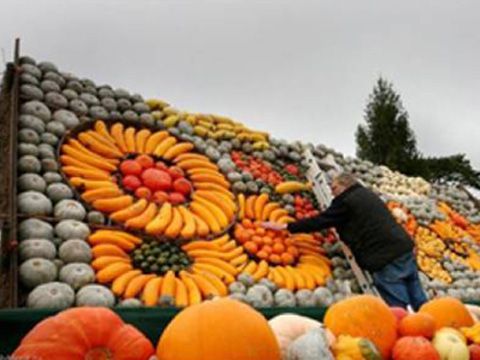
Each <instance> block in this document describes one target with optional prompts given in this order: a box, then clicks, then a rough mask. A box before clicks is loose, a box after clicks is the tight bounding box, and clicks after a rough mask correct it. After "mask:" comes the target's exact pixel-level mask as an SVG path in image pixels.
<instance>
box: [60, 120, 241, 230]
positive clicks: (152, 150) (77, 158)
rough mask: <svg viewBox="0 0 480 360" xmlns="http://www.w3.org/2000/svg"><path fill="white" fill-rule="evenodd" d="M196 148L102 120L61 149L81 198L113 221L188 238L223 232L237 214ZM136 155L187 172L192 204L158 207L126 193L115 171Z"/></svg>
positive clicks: (220, 178) (219, 180)
mask: <svg viewBox="0 0 480 360" xmlns="http://www.w3.org/2000/svg"><path fill="white" fill-rule="evenodd" d="M77 139H78V140H77ZM192 147H193V145H192V144H190V143H186V142H180V143H177V139H176V138H175V137H174V136H170V135H169V133H168V132H167V131H164V130H161V131H157V132H154V133H152V132H151V131H150V130H148V129H141V130H137V129H136V128H134V127H128V128H126V129H124V126H123V124H121V123H115V124H113V125H112V126H111V127H110V129H108V127H107V126H106V124H105V123H104V122H103V121H100V120H99V121H96V122H95V129H94V130H87V131H83V132H80V133H79V134H78V135H77V136H76V139H75V138H70V139H69V140H68V142H67V143H66V144H64V145H63V146H62V154H63V155H61V157H60V160H61V161H62V163H63V165H64V166H63V167H62V171H63V172H64V173H65V174H66V175H67V176H69V178H70V182H71V184H72V185H73V186H75V187H77V188H80V189H82V191H83V193H82V195H81V197H82V199H83V200H85V201H86V202H88V203H90V204H91V205H92V207H93V208H95V209H97V210H99V211H102V212H105V213H107V214H109V217H110V218H111V219H112V220H114V221H116V222H119V223H124V225H125V227H126V228H130V229H137V230H143V231H145V232H146V233H147V234H150V235H164V236H166V237H169V238H176V237H178V236H181V237H183V238H187V239H190V238H193V237H194V236H201V237H205V236H207V235H209V234H218V233H221V232H222V231H224V230H225V229H226V228H227V227H228V226H229V225H230V223H231V221H233V219H234V216H235V211H236V205H235V203H234V201H233V195H232V193H231V192H230V191H229V190H228V189H229V183H228V181H227V180H226V179H225V178H224V176H223V175H222V174H221V173H220V172H219V171H218V167H217V166H216V165H215V164H213V163H211V162H210V161H209V160H208V158H207V157H205V156H203V155H200V154H195V153H190V150H191V149H192ZM132 154H146V155H151V156H154V157H156V158H159V159H163V160H165V161H171V162H172V163H173V164H175V165H176V166H177V167H178V168H179V169H181V170H183V171H184V172H186V173H187V174H188V175H187V177H188V178H190V179H191V182H192V185H193V190H192V195H191V198H192V201H191V202H190V203H189V204H188V205H185V206H183V205H179V206H172V204H171V203H170V202H165V203H163V205H161V206H158V205H157V204H156V203H155V202H152V201H147V200H145V199H138V198H137V199H135V197H134V196H132V195H129V194H126V193H125V190H124V189H122V188H121V186H120V184H118V181H117V180H116V178H115V176H114V173H115V172H116V171H117V167H118V165H119V162H120V159H122V158H123V157H125V156H126V155H132ZM157 172H160V170H158V171H157ZM155 175H156V174H152V176H155ZM152 181H155V180H152Z"/></svg>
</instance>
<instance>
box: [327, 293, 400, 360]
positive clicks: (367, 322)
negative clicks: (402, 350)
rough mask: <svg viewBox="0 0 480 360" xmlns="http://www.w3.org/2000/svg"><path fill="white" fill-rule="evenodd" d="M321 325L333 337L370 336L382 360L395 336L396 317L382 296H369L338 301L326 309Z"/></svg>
mask: <svg viewBox="0 0 480 360" xmlns="http://www.w3.org/2000/svg"><path fill="white" fill-rule="evenodd" d="M324 324H325V326H326V327H327V328H328V329H330V331H332V332H333V334H334V335H335V336H340V335H350V336H353V337H363V338H367V339H369V340H370V341H372V342H373V343H374V344H375V346H376V347H377V348H378V350H379V351H380V352H381V354H382V357H383V358H384V359H388V358H389V356H390V352H391V350H392V348H393V345H394V344H395V340H396V339H397V319H396V318H395V316H394V315H393V313H392V312H391V310H390V308H389V307H388V306H387V305H386V304H385V303H384V302H383V301H382V300H381V299H379V298H377V297H375V296H371V295H359V296H353V297H351V298H348V299H346V300H343V301H339V302H337V303H336V304H334V305H333V306H331V307H330V308H329V309H328V310H327V313H326V314H325V318H324Z"/></svg>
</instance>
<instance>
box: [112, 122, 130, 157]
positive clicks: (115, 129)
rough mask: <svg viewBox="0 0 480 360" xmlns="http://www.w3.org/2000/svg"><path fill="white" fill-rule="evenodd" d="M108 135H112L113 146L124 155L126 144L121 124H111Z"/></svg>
mask: <svg viewBox="0 0 480 360" xmlns="http://www.w3.org/2000/svg"><path fill="white" fill-rule="evenodd" d="M110 135H112V138H113V139H114V140H115V144H117V146H118V148H119V149H120V151H122V152H123V153H124V154H125V153H126V152H127V143H126V142H125V137H124V136H123V124H122V123H119V122H117V123H115V124H113V125H112V127H111V128H110Z"/></svg>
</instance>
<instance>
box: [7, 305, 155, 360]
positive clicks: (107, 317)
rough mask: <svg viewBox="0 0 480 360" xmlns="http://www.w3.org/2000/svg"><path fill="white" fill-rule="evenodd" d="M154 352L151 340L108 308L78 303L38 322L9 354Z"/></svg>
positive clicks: (138, 355)
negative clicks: (82, 305) (80, 305)
mask: <svg viewBox="0 0 480 360" xmlns="http://www.w3.org/2000/svg"><path fill="white" fill-rule="evenodd" d="M59 334H61V336H59ZM153 353H154V348H153V346H152V344H151V343H150V341H149V340H148V339H147V338H146V337H145V336H144V335H143V334H142V333H141V332H140V331H138V330H137V329H136V328H134V327H133V326H131V325H127V324H125V323H124V322H123V320H122V319H121V318H120V317H119V316H118V315H117V314H115V313H114V312H113V311H111V310H110V309H107V308H94V307H81V308H73V309H68V310H65V311H62V312H60V313H59V314H58V315H55V316H52V317H49V318H47V319H45V320H43V321H41V322H40V323H38V324H37V325H36V326H35V327H34V328H33V329H32V330H30V332H29V333H28V334H27V335H26V336H25V337H24V338H23V340H22V342H21V343H20V345H19V347H18V348H17V349H16V350H15V351H14V353H13V354H12V357H14V358H18V359H20V358H22V359H38V360H47V359H69V360H77V359H78V360H83V359H135V360H147V359H149V357H150V356H151V355H153Z"/></svg>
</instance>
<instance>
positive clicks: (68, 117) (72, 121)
mask: <svg viewBox="0 0 480 360" xmlns="http://www.w3.org/2000/svg"><path fill="white" fill-rule="evenodd" d="M64 91H67V90H64ZM67 94H68V93H67ZM67 94H65V93H64V94H63V95H64V96H65V97H68V95H67ZM70 96H73V97H72V98H75V97H76V96H77V94H76V93H75V92H73V95H72V93H71V92H70ZM53 119H54V120H55V121H59V122H61V123H62V124H63V125H64V126H65V127H66V128H67V129H73V128H74V127H75V126H77V125H79V124H80V121H79V120H78V117H77V115H75V114H74V113H73V112H71V111H69V110H64V109H60V110H57V111H55V112H54V113H53Z"/></svg>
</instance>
